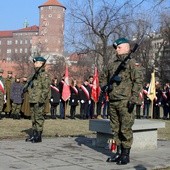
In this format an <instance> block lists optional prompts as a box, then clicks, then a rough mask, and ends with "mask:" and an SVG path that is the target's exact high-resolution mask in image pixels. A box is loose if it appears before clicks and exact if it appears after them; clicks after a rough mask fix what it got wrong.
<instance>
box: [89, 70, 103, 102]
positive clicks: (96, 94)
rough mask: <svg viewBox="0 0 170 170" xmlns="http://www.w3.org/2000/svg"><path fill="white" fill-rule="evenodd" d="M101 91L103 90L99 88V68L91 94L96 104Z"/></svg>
mask: <svg viewBox="0 0 170 170" xmlns="http://www.w3.org/2000/svg"><path fill="white" fill-rule="evenodd" d="M100 91H101V89H100V86H99V75H98V70H97V67H95V71H94V76H93V86H92V93H91V98H92V99H93V100H94V102H98V100H99V95H100Z"/></svg>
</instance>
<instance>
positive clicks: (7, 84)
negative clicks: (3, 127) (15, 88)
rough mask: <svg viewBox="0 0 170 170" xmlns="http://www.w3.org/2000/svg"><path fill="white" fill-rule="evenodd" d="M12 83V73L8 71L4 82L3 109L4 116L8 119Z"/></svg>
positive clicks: (10, 109)
mask: <svg viewBox="0 0 170 170" xmlns="http://www.w3.org/2000/svg"><path fill="white" fill-rule="evenodd" d="M13 82H14V78H13V77H12V71H8V75H7V78H6V80H5V89H6V103H5V108H4V112H5V115H6V116H8V117H10V116H11V111H12V101H11V99H10V91H11V84H12V83H13ZM7 114H9V115H7Z"/></svg>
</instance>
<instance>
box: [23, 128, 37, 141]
mask: <svg viewBox="0 0 170 170" xmlns="http://www.w3.org/2000/svg"><path fill="white" fill-rule="evenodd" d="M35 135H36V132H35V130H33V131H32V135H29V136H28V137H27V138H26V139H25V142H32V141H33V139H34V138H35Z"/></svg>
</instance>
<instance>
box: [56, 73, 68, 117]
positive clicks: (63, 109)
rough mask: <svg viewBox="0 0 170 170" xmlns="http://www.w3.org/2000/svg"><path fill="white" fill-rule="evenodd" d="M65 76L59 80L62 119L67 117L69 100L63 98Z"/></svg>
mask: <svg viewBox="0 0 170 170" xmlns="http://www.w3.org/2000/svg"><path fill="white" fill-rule="evenodd" d="M64 77H65V75H63V77H62V79H61V81H60V82H59V85H58V87H59V91H60V118H61V119H65V114H66V113H65V109H66V107H67V101H64V100H63V99H62V92H63V86H64Z"/></svg>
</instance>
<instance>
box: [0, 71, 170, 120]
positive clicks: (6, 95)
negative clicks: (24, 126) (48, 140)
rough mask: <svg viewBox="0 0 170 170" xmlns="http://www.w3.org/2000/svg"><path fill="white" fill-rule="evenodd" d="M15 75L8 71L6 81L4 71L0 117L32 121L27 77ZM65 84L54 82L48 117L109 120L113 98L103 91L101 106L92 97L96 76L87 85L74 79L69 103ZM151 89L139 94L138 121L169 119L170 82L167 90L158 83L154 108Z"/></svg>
mask: <svg viewBox="0 0 170 170" xmlns="http://www.w3.org/2000/svg"><path fill="white" fill-rule="evenodd" d="M12 75H13V74H12V72H11V71H8V76H7V78H6V79H5V78H3V70H2V69H0V80H1V84H2V85H3V86H4V91H3V90H1V91H0V101H1V102H0V118H2V112H4V113H5V117H9V118H13V119H20V118H30V117H31V112H30V106H29V101H28V93H24V94H23V88H24V85H25V84H26V82H27V77H26V76H24V77H23V78H21V77H19V76H15V78H13V76H12ZM63 84H64V76H63V77H62V80H61V81H60V82H59V80H58V78H56V77H55V78H53V79H52V80H51V85H50V87H49V89H50V96H49V100H47V101H46V107H45V110H44V116H46V117H48V116H50V118H51V119H56V118H61V119H65V118H66V116H67V117H70V118H71V119H75V118H80V119H93V118H99V119H101V118H103V119H107V118H108V117H109V96H108V95H107V93H103V92H102V91H101V93H100V95H99V100H98V102H97V103H95V102H94V100H93V99H92V98H91V91H92V86H93V76H89V78H88V79H86V80H85V81H84V82H83V83H80V82H77V81H76V79H74V78H70V98H69V100H67V101H64V100H63V99H62V89H63ZM148 89H149V83H146V84H145V85H144V86H143V89H142V91H141V92H140V93H139V99H138V102H137V103H136V119H141V118H144V119H148V118H153V119H160V118H163V119H165V120H166V119H169V118H170V116H169V114H170V85H169V83H166V84H165V85H164V87H162V86H161V84H160V83H159V82H158V81H157V82H156V98H155V99H154V100H153V105H152V102H151V100H150V99H149V97H148V96H147V94H148ZM77 106H79V107H77ZM152 106H153V108H152ZM161 107H162V110H163V117H161V114H160V108H161ZM78 109H79V110H78ZM57 112H58V113H57ZM151 112H152V113H151Z"/></svg>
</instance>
